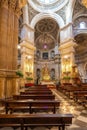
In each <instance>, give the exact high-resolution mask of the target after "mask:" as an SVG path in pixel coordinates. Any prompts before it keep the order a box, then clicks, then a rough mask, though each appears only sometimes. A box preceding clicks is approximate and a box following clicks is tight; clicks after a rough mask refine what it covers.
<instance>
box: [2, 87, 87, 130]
mask: <svg viewBox="0 0 87 130" xmlns="http://www.w3.org/2000/svg"><path fill="white" fill-rule="evenodd" d="M52 91H53V93H54V94H55V96H56V100H57V99H58V100H60V101H61V104H60V108H59V109H58V110H57V113H71V114H73V116H74V118H73V123H72V125H71V126H68V127H66V130H87V110H86V109H85V108H84V107H83V106H81V105H79V104H77V103H75V102H74V101H73V100H71V99H68V98H67V97H66V96H65V95H63V94H62V93H61V92H59V91H57V90H56V89H52ZM3 110H4V109H3V107H1V108H0V112H1V113H4V111H3ZM0 130H12V128H1V129H0ZM17 130H20V128H18V129H17ZM28 130H31V129H30V128H29V129H28ZM33 130H48V129H47V128H44V127H37V128H35V129H33ZM51 130H58V128H57V127H53V128H52V129H51Z"/></svg>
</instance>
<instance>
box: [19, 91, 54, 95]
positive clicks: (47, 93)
mask: <svg viewBox="0 0 87 130" xmlns="http://www.w3.org/2000/svg"><path fill="white" fill-rule="evenodd" d="M20 94H21V95H30V94H31V95H33V94H37V95H52V92H51V91H50V92H47V91H28V92H20Z"/></svg>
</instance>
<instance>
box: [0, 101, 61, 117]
mask: <svg viewBox="0 0 87 130" xmlns="http://www.w3.org/2000/svg"><path fill="white" fill-rule="evenodd" d="M2 103H3V104H4V105H5V110H6V114H8V112H9V111H10V112H11V113H12V112H15V111H26V110H27V111H28V112H29V113H32V112H33V111H35V112H37V111H38V110H39V111H42V110H43V111H52V112H53V113H56V109H57V108H59V106H60V101H58V100H3V102H2Z"/></svg>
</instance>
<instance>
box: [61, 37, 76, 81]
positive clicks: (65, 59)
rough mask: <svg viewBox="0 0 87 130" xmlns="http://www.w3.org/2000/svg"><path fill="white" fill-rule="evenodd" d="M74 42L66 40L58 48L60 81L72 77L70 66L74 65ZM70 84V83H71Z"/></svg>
mask: <svg viewBox="0 0 87 130" xmlns="http://www.w3.org/2000/svg"><path fill="white" fill-rule="evenodd" d="M76 46H77V44H76V43H75V42H74V40H68V41H66V42H64V43H62V44H61V46H60V47H59V50H60V54H61V79H62V78H63V77H66V76H69V77H71V75H72V66H73V65H75V47H76ZM71 82H72V81H71Z"/></svg>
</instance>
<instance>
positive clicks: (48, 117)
mask: <svg viewBox="0 0 87 130" xmlns="http://www.w3.org/2000/svg"><path fill="white" fill-rule="evenodd" d="M72 118H73V115H72V114H0V127H20V128H21V130H25V129H26V130H27V129H28V127H31V128H35V127H42V126H43V127H48V128H51V127H53V126H56V127H58V128H59V130H60V129H61V130H65V127H66V126H70V125H71V124H72Z"/></svg>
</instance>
